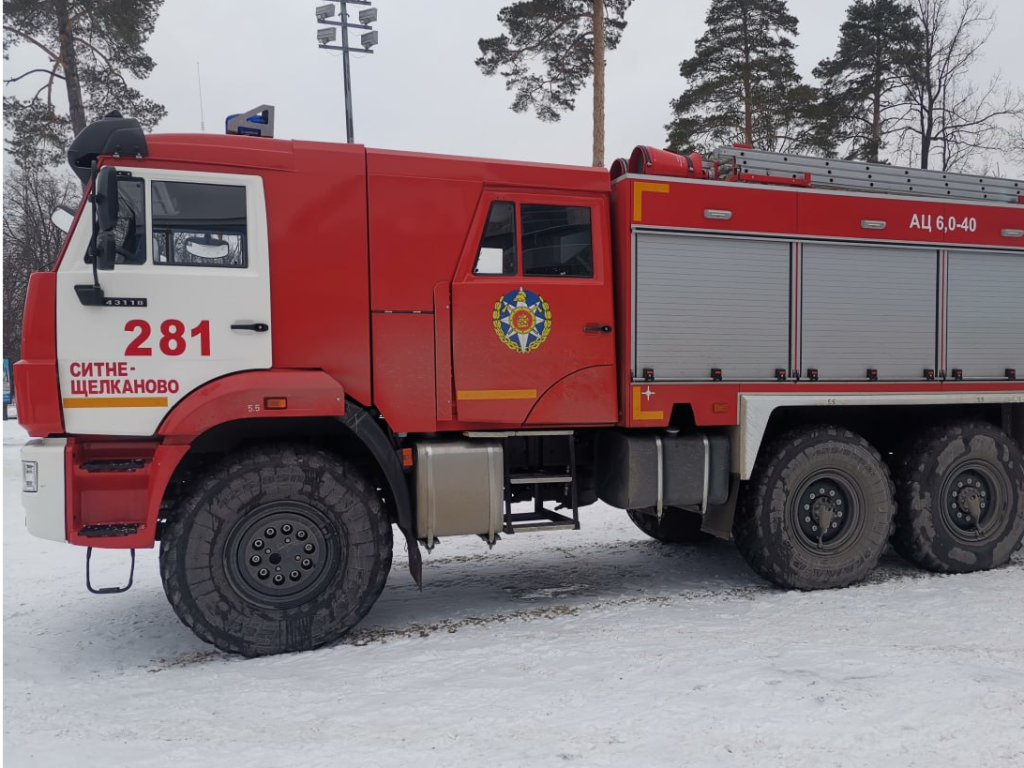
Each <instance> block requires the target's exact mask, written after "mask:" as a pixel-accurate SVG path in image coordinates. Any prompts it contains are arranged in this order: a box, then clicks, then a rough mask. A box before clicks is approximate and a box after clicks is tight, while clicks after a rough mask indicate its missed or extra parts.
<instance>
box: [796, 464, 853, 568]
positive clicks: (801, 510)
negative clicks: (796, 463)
mask: <svg viewBox="0 0 1024 768" xmlns="http://www.w3.org/2000/svg"><path fill="white" fill-rule="evenodd" d="M792 499H793V501H792V502H791V504H790V518H791V520H792V521H793V522H794V523H795V526H794V528H795V530H796V531H797V532H798V535H797V536H796V537H795V538H796V541H797V542H799V544H800V546H802V547H804V548H805V549H807V550H808V551H810V552H813V553H815V554H837V553H839V552H843V551H845V550H846V549H847V548H849V547H850V546H852V545H853V544H854V543H855V542H856V540H857V537H858V534H859V532H860V530H861V528H862V527H863V519H864V515H863V505H864V502H863V499H862V497H861V494H860V491H859V489H858V487H857V485H856V483H854V481H853V480H852V478H850V477H848V476H847V475H846V474H845V473H842V472H839V471H838V470H829V471H827V472H822V473H819V474H817V475H815V476H813V477H812V478H810V479H808V480H805V481H804V482H803V483H801V484H800V486H799V490H798V491H797V493H796V494H794V496H793V497H792Z"/></svg>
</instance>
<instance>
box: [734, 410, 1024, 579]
mask: <svg viewBox="0 0 1024 768" xmlns="http://www.w3.org/2000/svg"><path fill="white" fill-rule="evenodd" d="M764 455H765V456H768V457H771V458H770V459H769V460H767V461H762V462H760V464H759V466H758V467H757V468H756V469H755V472H754V474H753V476H752V477H751V479H750V482H749V484H748V487H747V490H746V494H745V496H744V500H743V503H742V506H741V507H740V509H738V510H737V513H736V519H735V524H734V527H733V535H734V537H735V539H736V542H737V545H738V547H739V549H740V552H741V553H742V554H743V557H744V558H745V559H746V561H747V562H748V563H749V564H750V566H751V567H752V568H753V569H754V570H755V571H756V572H757V573H758V574H759V575H760V576H762V577H763V578H765V579H767V580H768V581H771V582H773V583H775V584H778V585H780V586H783V587H787V588H795V589H829V588H833V587H843V586H847V585H849V584H854V583H856V582H858V581H861V580H862V579H864V578H865V577H866V576H867V575H868V573H870V572H871V570H872V569H873V568H874V567H875V566H876V565H877V563H878V560H879V558H880V557H881V556H882V554H883V553H884V552H885V550H886V547H887V545H888V544H889V542H890V540H891V542H892V544H893V546H894V548H895V549H896V550H897V551H898V552H899V553H900V554H901V555H903V556H904V557H905V558H906V559H908V560H909V561H910V562H912V563H914V564H915V565H918V566H920V567H923V568H927V569H929V570H933V571H937V572H941V573H965V572H969V571H977V570H985V569H988V568H994V567H997V566H999V565H1002V564H1004V563H1006V562H1007V561H1008V560H1009V558H1010V556H1011V554H1012V553H1013V552H1014V550H1015V549H1016V548H1017V547H1019V546H1020V542H1021V538H1022V536H1024V458H1022V456H1021V451H1020V448H1019V447H1018V446H1017V445H1016V444H1015V443H1014V442H1013V441H1012V440H1011V439H1010V438H1009V437H1007V436H1006V435H1005V434H1004V433H1003V432H1001V431H1000V430H998V429H997V428H995V427H994V426H992V425H989V424H984V423H981V422H964V423H960V424H955V425H952V426H947V427H941V428H937V429H934V430H931V431H929V432H928V433H926V434H925V435H924V436H923V437H922V438H921V439H920V440H918V441H917V442H916V443H915V444H914V445H913V446H912V447H910V448H909V449H908V450H907V451H905V452H904V453H903V455H902V456H898V457H897V460H896V462H895V464H896V466H895V482H894V480H893V478H891V476H890V472H889V468H888V467H887V465H886V463H885V462H883V460H882V457H881V456H880V455H879V454H878V452H877V451H876V450H875V449H874V448H872V447H871V446H870V445H869V444H868V443H867V442H866V441H865V440H864V439H863V438H861V437H859V436H857V435H855V434H854V433H852V432H850V431H848V430H845V429H841V428H838V427H828V426H816V427H803V428H800V429H798V430H795V431H792V432H790V433H787V434H786V435H783V436H782V437H781V438H779V439H778V440H777V441H776V442H775V443H774V444H773V445H771V446H768V447H766V452H765V454H764Z"/></svg>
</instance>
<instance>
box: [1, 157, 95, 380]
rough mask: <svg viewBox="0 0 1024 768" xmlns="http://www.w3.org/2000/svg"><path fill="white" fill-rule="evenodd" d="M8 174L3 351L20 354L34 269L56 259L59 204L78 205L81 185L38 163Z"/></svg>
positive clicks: (61, 236) (59, 242)
mask: <svg viewBox="0 0 1024 768" xmlns="http://www.w3.org/2000/svg"><path fill="white" fill-rule="evenodd" d="M5 177H6V178H5V179H4V217H3V218H4V225H3V226H4V313H3V317H4V357H10V358H13V359H15V360H16V359H18V357H20V355H21V315H22V312H23V310H24V308H25V291H26V290H27V289H28V278H29V275H31V274H32V273H33V272H37V271H39V270H43V269H48V268H49V267H50V266H51V265H52V264H53V262H54V261H55V260H56V259H57V255H58V254H59V253H60V248H61V245H63V243H64V233H63V232H61V231H60V230H59V229H58V228H57V227H56V226H54V225H53V224H52V223H50V216H51V215H52V213H53V211H54V210H56V209H57V208H58V207H60V206H64V207H73V206H75V205H77V203H78V201H79V198H80V197H81V187H80V186H79V184H78V182H77V180H76V179H73V178H72V177H71V176H70V175H68V174H64V173H60V174H55V173H51V172H49V171H47V170H45V169H41V168H38V167H27V168H17V169H13V170H12V169H8V173H6V174H5Z"/></svg>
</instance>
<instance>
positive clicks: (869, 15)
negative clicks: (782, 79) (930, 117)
mask: <svg viewBox="0 0 1024 768" xmlns="http://www.w3.org/2000/svg"><path fill="white" fill-rule="evenodd" d="M915 20H916V16H915V13H914V10H913V9H912V8H910V7H909V6H907V5H906V4H904V3H903V2H900V1H899V0H856V2H855V3H854V4H853V5H851V6H850V7H849V8H848V9H847V11H846V21H844V22H843V25H842V27H840V38H839V46H838V47H837V49H836V53H835V56H833V57H832V58H830V59H824V60H822V61H821V63H819V64H818V66H817V68H816V69H815V70H814V76H815V77H817V78H818V79H820V80H821V81H822V89H821V92H822V106H823V113H824V114H825V115H827V116H828V118H829V119H828V123H827V124H828V125H829V127H830V129H831V130H832V131H833V132H834V138H836V139H838V140H839V141H840V142H842V143H844V144H846V146H847V153H846V154H847V157H849V158H850V159H859V160H867V161H869V162H876V163H877V162H878V161H879V153H880V152H881V151H882V149H883V147H884V146H885V138H886V136H888V135H889V134H890V133H892V132H893V130H894V129H895V124H896V121H897V119H898V117H899V114H900V110H901V108H902V107H905V106H906V105H905V103H904V104H901V102H902V101H903V99H902V93H901V87H900V86H901V84H902V83H903V82H905V81H906V79H907V76H908V73H909V72H910V71H911V69H912V67H913V65H914V62H915V59H916V56H917V54H918V51H920V50H921V47H922V45H923V43H924V40H923V36H922V34H921V30H920V28H919V27H918V25H917V24H916V23H915Z"/></svg>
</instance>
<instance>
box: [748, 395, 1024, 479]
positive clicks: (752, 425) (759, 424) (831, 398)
mask: <svg viewBox="0 0 1024 768" xmlns="http://www.w3.org/2000/svg"><path fill="white" fill-rule="evenodd" d="M739 400H740V402H739V418H740V423H739V426H738V427H733V428H732V429H731V434H730V439H731V441H732V450H733V457H732V459H733V466H734V467H736V471H737V472H739V475H740V479H741V480H749V479H750V473H751V472H753V471H754V462H755V461H756V460H757V453H758V451H759V450H760V449H761V441H762V440H763V439H764V432H765V429H766V428H767V427H768V420H769V419H770V418H771V416H772V413H773V412H774V411H775V409H776V408H783V407H786V406H822V408H821V418H822V420H823V421H826V422H827V421H828V409H829V408H832V407H842V406H849V405H871V406H876V405H877V406H883V407H884V406H886V405H959V404H963V405H977V404H979V403H982V404H986V403H1024V392H1019V391H1018V392H949V393H941V394H928V393H914V394H896V393H886V392H879V393H878V394H864V395H853V394H849V393H829V392H823V393H821V394H814V395H808V394H793V395H777V394H770V395H757V394H754V395H742V394H741V395H740V396H739Z"/></svg>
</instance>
